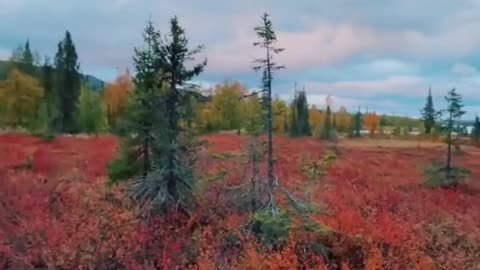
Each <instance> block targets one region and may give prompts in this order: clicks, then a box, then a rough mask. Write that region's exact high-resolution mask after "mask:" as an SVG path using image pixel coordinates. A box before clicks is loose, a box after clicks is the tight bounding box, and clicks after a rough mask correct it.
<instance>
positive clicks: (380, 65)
mask: <svg viewBox="0 0 480 270" xmlns="http://www.w3.org/2000/svg"><path fill="white" fill-rule="evenodd" d="M358 68H359V69H360V70H361V71H362V72H370V73H375V74H405V73H416V72H418V70H419V68H418V66H416V65H414V64H410V63H407V62H405V61H401V60H396V59H379V60H374V61H372V62H369V63H366V64H361V65H359V66H358Z"/></svg>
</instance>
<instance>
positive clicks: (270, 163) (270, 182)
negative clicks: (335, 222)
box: [266, 45, 276, 212]
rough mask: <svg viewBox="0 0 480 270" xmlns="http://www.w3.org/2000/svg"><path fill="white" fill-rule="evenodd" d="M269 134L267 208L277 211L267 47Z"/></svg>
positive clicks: (268, 52) (269, 69)
mask: <svg viewBox="0 0 480 270" xmlns="http://www.w3.org/2000/svg"><path fill="white" fill-rule="evenodd" d="M266 79H267V81H266V84H267V85H266V86H267V89H266V90H267V132H268V204H267V207H268V208H269V209H270V210H272V211H274V212H275V211H276V204H275V197H274V188H275V186H274V182H275V178H274V176H273V127H272V63H271V62H270V47H269V46H268V45H267V78H266Z"/></svg>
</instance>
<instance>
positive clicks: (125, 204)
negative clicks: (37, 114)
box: [0, 134, 480, 269]
mask: <svg viewBox="0 0 480 270" xmlns="http://www.w3.org/2000/svg"><path fill="white" fill-rule="evenodd" d="M205 140H206V143H207V147H206V149H205V150H204V151H202V152H201V153H200V158H199V163H198V168H197V174H198V177H199V184H198V187H197V191H196V197H197V201H198V203H199V206H198V209H197V210H196V211H195V213H194V214H193V215H192V216H190V217H180V216H172V217H168V218H161V219H160V220H158V221H156V222H155V223H151V222H150V223H148V222H147V223H148V224H147V223H145V222H143V221H142V222H141V219H140V218H138V217H137V215H135V213H136V210H135V208H134V204H132V203H131V202H130V201H129V200H128V198H127V197H126V196H125V194H126V191H125V188H126V185H120V186H116V187H109V186H107V177H106V171H105V164H106V163H108V162H109V161H110V160H111V159H112V158H113V156H114V155H115V152H116V148H117V140H116V138H114V137H112V136H109V135H105V136H98V137H89V138H75V137H58V138H56V139H55V140H53V141H51V142H45V141H41V140H40V139H36V138H33V137H30V136H26V135H18V134H5V135H0V203H1V204H0V239H2V240H3V241H2V242H0V268H1V269H4V268H5V269H32V268H33V267H36V268H37V269H42V268H44V269H72V268H73V269H76V268H83V269H118V268H121V267H123V268H126V269H185V268H192V269H292V268H294V269H295V268H296V269H480V226H479V224H480V183H479V182H480V181H479V180H480V151H479V150H477V149H476V148H474V147H465V148H463V151H462V153H459V154H456V155H455V156H454V158H453V160H454V163H455V164H456V165H457V166H463V167H466V168H469V169H470V170H471V175H470V176H469V177H468V178H467V179H466V180H465V183H463V184H461V185H460V186H458V187H456V188H454V189H428V188H425V187H423V186H422V181H423V180H422V179H423V177H422V171H423V168H424V166H426V165H427V164H428V163H429V162H430V161H431V160H432V159H443V157H444V154H445V150H444V146H442V145H441V144H435V143H430V142H420V143H418V142H416V141H394V140H384V141H381V140H367V139H359V140H341V141H340V142H339V143H338V145H337V146H332V145H329V144H326V143H323V142H322V141H320V140H318V139H315V138H298V139H290V138H287V137H283V136H277V137H275V141H274V143H275V164H276V167H275V175H276V177H277V178H278V180H279V183H280V185H281V186H282V187H283V188H285V189H286V190H288V191H290V192H291V193H292V194H293V195H294V196H295V197H296V198H297V199H298V200H299V201H301V202H304V203H305V204H308V205H311V206H312V207H313V208H314V209H315V210H316V211H314V212H313V213H310V214H309V215H308V216H307V217H306V216H301V217H295V219H294V223H293V225H292V229H291V232H290V237H289V240H288V243H287V244H286V246H285V247H284V248H282V249H274V250H267V251H265V250H263V251H262V250H261V249H260V244H258V243H257V241H255V240H254V239H252V238H251V237H248V235H247V236H245V235H244V234H243V233H242V231H241V230H240V229H239V228H241V227H242V225H244V224H245V223H246V222H247V219H248V217H249V212H248V208H241V207H240V206H238V205H236V204H234V203H236V201H235V199H232V198H234V196H233V195H232V194H233V193H232V190H234V189H235V188H237V187H241V186H242V185H245V183H248V182H249V181H250V180H249V177H250V169H249V167H248V165H246V163H245V156H246V155H245V149H246V145H247V138H246V137H242V136H238V135H235V134H217V135H210V136H207V137H205ZM327 151H331V152H333V153H335V156H336V160H335V161H333V163H331V165H330V166H329V167H328V168H327V167H325V168H323V167H321V164H320V161H321V160H322V159H323V158H324V157H325V156H326V153H327ZM319 164H320V165H319ZM317 165H319V166H320V167H321V168H320V167H319V166H317ZM262 171H264V168H262ZM277 199H278V201H279V205H280V206H281V207H283V208H285V209H287V208H288V207H289V203H288V201H287V200H286V198H285V197H284V196H282V195H281V194H280V193H279V194H278V198H277ZM307 222H308V223H309V224H310V223H312V224H316V225H318V226H319V227H320V228H322V229H321V231H322V233H323V234H322V236H318V235H317V234H315V233H317V232H316V231H314V233H312V232H311V231H309V232H307V231H305V228H304V227H306V226H303V225H305V224H306V223H307ZM155 224H156V225H155ZM312 237H313V238H312ZM232 239H236V240H232ZM232 241H233V242H232ZM319 242H323V244H324V245H325V246H326V247H327V248H328V249H329V251H330V252H331V253H330V254H329V255H328V256H326V257H325V258H322V256H320V255H321V254H319V253H318V252H317V253H316V252H315V250H314V249H313V248H311V247H312V246H313V244H315V243H317V244H318V243H319ZM232 243H233V244H232ZM316 257H318V258H316ZM314 258H316V259H318V260H314ZM175 266H176V267H177V268H175Z"/></svg>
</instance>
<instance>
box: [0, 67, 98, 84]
mask: <svg viewBox="0 0 480 270" xmlns="http://www.w3.org/2000/svg"><path fill="white" fill-rule="evenodd" d="M9 65H10V61H5V60H0V80H5V79H6V78H7V76H8V70H9ZM35 69H36V70H35V73H36V74H41V67H38V66H36V67H35ZM82 77H83V81H84V82H85V83H86V84H87V86H88V87H89V88H91V89H93V90H95V91H102V90H103V89H104V88H105V82H104V81H102V80H100V79H99V78H97V77H95V76H92V75H89V74H82Z"/></svg>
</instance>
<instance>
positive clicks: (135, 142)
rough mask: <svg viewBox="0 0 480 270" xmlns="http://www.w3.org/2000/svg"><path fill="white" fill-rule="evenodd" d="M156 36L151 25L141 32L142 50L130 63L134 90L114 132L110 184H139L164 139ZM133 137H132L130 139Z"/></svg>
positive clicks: (147, 171)
mask: <svg viewBox="0 0 480 270" xmlns="http://www.w3.org/2000/svg"><path fill="white" fill-rule="evenodd" d="M160 38H161V36H160V33H159V32H157V31H156V30H155V27H154V26H153V23H152V22H151V21H148V22H147V25H146V27H145V29H144V32H143V40H144V46H143V48H135V49H134V56H133V62H134V67H135V77H134V79H133V82H134V84H135V90H134V91H132V94H131V96H129V97H128V100H127V104H126V109H125V116H124V118H122V119H121V121H120V122H119V125H118V128H117V129H116V131H117V132H118V135H119V136H120V137H121V138H122V140H121V152H120V153H119V155H118V156H117V158H116V159H115V160H113V161H112V162H111V163H110V164H109V165H108V169H109V177H110V180H111V183H114V182H117V181H120V180H126V179H129V178H136V179H139V180H138V181H143V179H145V178H146V177H147V175H148V174H149V173H150V172H151V171H152V170H153V169H152V167H154V166H155V164H154V161H152V155H154V152H159V151H160V147H159V145H161V141H162V139H163V137H164V135H163V129H162V128H161V127H162V126H165V121H164V115H165V113H164V110H165V108H164V99H163V96H162V95H163V93H162V91H163V89H162V77H161V76H162V74H161V71H160V61H159V60H160V59H161V58H160V56H159V52H160ZM132 134H135V136H132Z"/></svg>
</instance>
